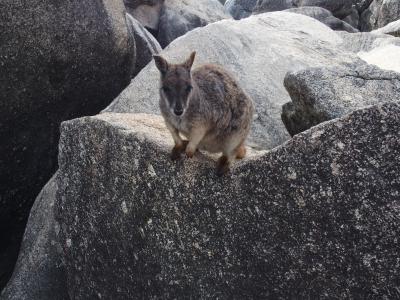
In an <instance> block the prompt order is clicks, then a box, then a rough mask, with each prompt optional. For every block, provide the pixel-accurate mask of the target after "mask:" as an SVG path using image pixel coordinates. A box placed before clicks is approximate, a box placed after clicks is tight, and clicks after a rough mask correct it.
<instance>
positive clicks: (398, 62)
mask: <svg viewBox="0 0 400 300" xmlns="http://www.w3.org/2000/svg"><path fill="white" fill-rule="evenodd" d="M358 56H359V57H360V58H361V59H363V60H365V61H366V62H368V63H369V64H373V65H375V66H378V67H380V68H382V69H385V70H391V71H396V72H399V73H400V45H385V46H381V47H378V48H374V49H372V50H371V51H369V52H361V53H359V54H358Z"/></svg>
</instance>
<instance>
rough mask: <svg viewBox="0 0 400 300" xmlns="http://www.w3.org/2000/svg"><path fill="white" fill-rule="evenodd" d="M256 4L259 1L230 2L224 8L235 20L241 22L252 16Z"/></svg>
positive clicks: (240, 0)
mask: <svg viewBox="0 0 400 300" xmlns="http://www.w3.org/2000/svg"><path fill="white" fill-rule="evenodd" d="M256 3H257V0H228V1H226V3H225V5H224V7H225V10H226V11H228V12H229V13H230V15H231V16H232V17H233V18H234V19H235V20H240V19H243V18H247V17H248V16H250V15H251V14H252V12H253V9H254V6H255V5H256Z"/></svg>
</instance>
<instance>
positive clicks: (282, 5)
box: [253, 0, 353, 19]
mask: <svg viewBox="0 0 400 300" xmlns="http://www.w3.org/2000/svg"><path fill="white" fill-rule="evenodd" d="M352 1H353V0H258V2H257V4H256V6H255V7H254V10H253V12H254V13H257V14H258V13H264V12H272V11H279V10H285V9H290V8H296V7H297V8H300V7H308V6H313V7H322V8H324V9H326V10H329V11H330V12H331V13H332V14H333V15H334V16H335V17H338V18H341V19H342V18H344V17H346V16H348V15H350V14H351V12H352V5H353V2H352Z"/></svg>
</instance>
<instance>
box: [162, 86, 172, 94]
mask: <svg viewBox="0 0 400 300" xmlns="http://www.w3.org/2000/svg"><path fill="white" fill-rule="evenodd" d="M161 89H162V90H163V91H164V93H168V92H170V91H171V89H170V88H169V87H167V86H163V87H162V88H161Z"/></svg>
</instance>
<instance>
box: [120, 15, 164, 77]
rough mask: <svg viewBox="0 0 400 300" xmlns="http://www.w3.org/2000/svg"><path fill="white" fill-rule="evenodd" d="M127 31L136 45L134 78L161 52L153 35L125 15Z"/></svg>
mask: <svg viewBox="0 0 400 300" xmlns="http://www.w3.org/2000/svg"><path fill="white" fill-rule="evenodd" d="M126 17H127V24H128V30H129V32H130V34H132V35H133V38H134V40H135V43H136V64H135V71H134V73H133V77H135V76H136V75H137V74H138V73H139V72H140V71H141V70H142V69H143V68H144V67H145V66H146V65H147V64H148V63H149V62H150V61H151V60H152V59H153V55H154V54H157V53H159V52H161V50H162V49H161V46H160V44H159V43H158V41H157V40H156V38H155V37H153V35H152V34H151V33H150V32H148V31H147V30H146V28H144V27H143V26H142V25H141V24H140V23H139V22H138V21H137V20H136V19H135V18H134V17H132V16H131V15H130V14H126Z"/></svg>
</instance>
